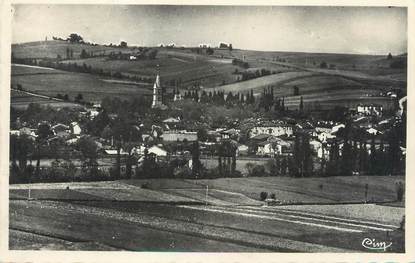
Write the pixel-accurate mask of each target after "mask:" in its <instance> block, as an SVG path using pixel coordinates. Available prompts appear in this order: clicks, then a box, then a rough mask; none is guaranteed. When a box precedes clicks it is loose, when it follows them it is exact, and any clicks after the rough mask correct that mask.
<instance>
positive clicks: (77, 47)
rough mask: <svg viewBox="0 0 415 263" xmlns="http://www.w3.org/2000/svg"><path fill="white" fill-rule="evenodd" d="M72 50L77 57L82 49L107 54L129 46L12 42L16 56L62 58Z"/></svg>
mask: <svg viewBox="0 0 415 263" xmlns="http://www.w3.org/2000/svg"><path fill="white" fill-rule="evenodd" d="M67 48H70V49H72V50H73V55H74V57H79V55H80V54H81V52H82V49H84V50H85V51H87V52H91V51H92V52H94V53H95V54H96V55H100V54H102V53H104V52H105V53H106V54H109V53H110V52H111V51H113V52H116V53H118V52H119V51H122V52H127V51H131V50H132V49H131V48H116V47H105V46H101V45H99V46H92V45H86V44H71V43H69V42H66V41H59V40H49V41H37V42H28V43H21V44H13V45H12V50H13V54H14V56H15V57H17V58H51V59H55V58H56V57H57V56H58V55H60V56H61V57H62V58H65V57H66V49H67Z"/></svg>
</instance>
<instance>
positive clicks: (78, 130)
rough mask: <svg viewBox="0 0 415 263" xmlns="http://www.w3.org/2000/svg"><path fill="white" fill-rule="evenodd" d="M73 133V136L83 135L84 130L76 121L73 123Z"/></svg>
mask: <svg viewBox="0 0 415 263" xmlns="http://www.w3.org/2000/svg"><path fill="white" fill-rule="evenodd" d="M71 131H72V134H75V135H79V134H81V131H82V129H81V126H79V124H78V123H77V122H75V121H74V122H72V123H71Z"/></svg>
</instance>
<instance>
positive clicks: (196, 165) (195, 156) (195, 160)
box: [192, 141, 202, 178]
mask: <svg viewBox="0 0 415 263" xmlns="http://www.w3.org/2000/svg"><path fill="white" fill-rule="evenodd" d="M201 169H202V163H201V162H200V149H199V142H198V141H195V142H193V146H192V175H193V177H195V178H197V177H198V176H199V175H200V173H201Z"/></svg>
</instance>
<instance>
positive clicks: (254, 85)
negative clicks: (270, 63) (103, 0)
mask: <svg viewBox="0 0 415 263" xmlns="http://www.w3.org/2000/svg"><path fill="white" fill-rule="evenodd" d="M312 75H315V73H311V72H285V73H279V74H274V75H269V76H265V77H261V78H256V79H251V80H247V81H241V82H237V83H232V84H228V85H223V86H220V87H215V88H210V89H206V90H207V91H214V90H221V91H224V92H225V93H228V92H233V93H237V92H248V91H250V90H251V89H253V90H254V94H260V93H261V92H262V89H263V88H265V87H269V86H272V85H274V86H275V85H279V84H282V83H285V82H287V81H293V80H295V79H297V78H303V77H306V76H312Z"/></svg>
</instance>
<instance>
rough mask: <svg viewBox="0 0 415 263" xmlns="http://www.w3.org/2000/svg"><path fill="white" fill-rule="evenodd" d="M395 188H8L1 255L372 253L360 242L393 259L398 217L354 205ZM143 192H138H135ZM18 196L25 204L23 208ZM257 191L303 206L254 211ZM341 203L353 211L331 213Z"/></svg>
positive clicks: (159, 184)
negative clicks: (7, 251) (383, 243)
mask: <svg viewBox="0 0 415 263" xmlns="http://www.w3.org/2000/svg"><path fill="white" fill-rule="evenodd" d="M398 180H401V181H402V180H404V178H403V177H388V176H371V177H356V176H354V177H340V176H339V177H328V178H285V177H253V178H221V179H209V180H189V179H133V180H121V181H113V182H83V183H42V184H31V185H11V186H10V191H9V193H10V203H9V210H10V220H9V222H10V232H9V237H10V245H9V246H10V248H11V249H28V248H32V249H48V250H57V249H63V250H71V249H78V250H88V249H89V250H108V248H111V250H113V249H114V250H134V251H204V252H225V251H233V252H237V251H241V252H242V251H245V252H248V251H250V252H264V251H278V252H288V251H291V252H293V251H303V252H357V251H361V252H373V251H369V250H366V249H365V248H364V247H362V245H361V243H362V240H363V239H364V238H365V237H368V236H369V237H371V238H375V239H377V240H389V241H391V242H392V243H393V245H392V247H390V248H389V249H388V251H389V252H403V251H404V233H403V232H402V231H401V230H399V229H398V228H399V225H400V222H401V220H402V216H403V215H404V214H405V209H404V208H403V207H392V206H385V205H379V204H364V203H362V201H363V199H364V185H365V184H366V183H367V184H368V185H369V188H368V198H369V199H373V200H374V201H393V200H395V194H394V191H395V188H394V187H395V181H398ZM143 184H146V185H147V187H148V189H143V188H141V186H142V185H143ZM207 185H208V186H209V192H208V196H207V198H206V186H207ZM320 185H322V187H320ZM68 186H69V189H66V187H68ZM28 189H31V198H32V200H27V196H28ZM260 191H268V192H269V193H275V194H276V196H277V199H280V200H286V201H297V202H301V203H303V204H297V205H282V206H263V202H260V201H259V200H258V198H259V193H260ZM206 201H207V204H205V202H206ZM342 202H345V203H347V202H361V203H359V204H339V203H342ZM315 203H319V204H315ZM402 204H403V203H402ZM103 229H105V231H103Z"/></svg>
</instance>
